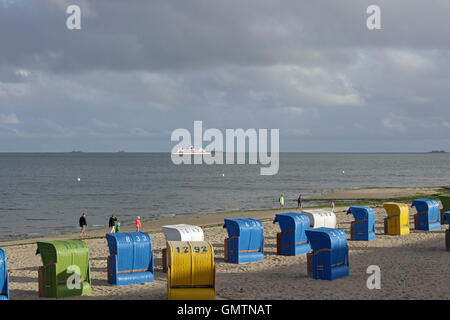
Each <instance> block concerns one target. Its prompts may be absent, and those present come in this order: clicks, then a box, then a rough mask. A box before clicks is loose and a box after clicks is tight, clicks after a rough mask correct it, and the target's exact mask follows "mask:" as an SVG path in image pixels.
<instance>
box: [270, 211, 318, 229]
mask: <svg viewBox="0 0 450 320" xmlns="http://www.w3.org/2000/svg"><path fill="white" fill-rule="evenodd" d="M277 222H278V224H279V225H280V229H281V232H285V231H288V230H294V231H295V230H297V229H298V228H303V229H304V228H307V229H309V225H310V221H309V218H308V216H307V215H306V214H302V213H298V212H285V213H277V214H276V215H275V219H274V220H273V223H277Z"/></svg>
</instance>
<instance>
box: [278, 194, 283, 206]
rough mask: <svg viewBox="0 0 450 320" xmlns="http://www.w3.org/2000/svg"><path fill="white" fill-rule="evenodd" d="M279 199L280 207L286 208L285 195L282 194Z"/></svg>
mask: <svg viewBox="0 0 450 320" xmlns="http://www.w3.org/2000/svg"><path fill="white" fill-rule="evenodd" d="M278 201H279V202H280V209H282V208H284V197H283V194H281V196H280V199H278Z"/></svg>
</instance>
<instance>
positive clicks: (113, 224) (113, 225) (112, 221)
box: [109, 214, 117, 233]
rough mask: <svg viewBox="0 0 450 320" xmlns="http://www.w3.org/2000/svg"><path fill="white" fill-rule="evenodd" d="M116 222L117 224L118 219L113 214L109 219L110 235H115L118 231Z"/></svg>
mask: <svg viewBox="0 0 450 320" xmlns="http://www.w3.org/2000/svg"><path fill="white" fill-rule="evenodd" d="M116 222H117V217H116V216H115V215H114V214H113V215H112V216H111V217H110V218H109V227H110V228H111V231H109V232H110V233H114V232H115V231H116Z"/></svg>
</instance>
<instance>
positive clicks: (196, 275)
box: [167, 241, 216, 300]
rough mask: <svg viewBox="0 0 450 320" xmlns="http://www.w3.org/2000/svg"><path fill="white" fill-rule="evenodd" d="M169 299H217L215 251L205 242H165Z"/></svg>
mask: <svg viewBox="0 0 450 320" xmlns="http://www.w3.org/2000/svg"><path fill="white" fill-rule="evenodd" d="M167 258H168V270H167V293H168V299H169V300H214V299H216V269H215V265H214V250H213V247H212V245H211V244H210V243H209V242H206V241H168V242H167Z"/></svg>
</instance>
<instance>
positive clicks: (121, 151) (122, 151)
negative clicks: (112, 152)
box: [117, 150, 126, 153]
mask: <svg viewBox="0 0 450 320" xmlns="http://www.w3.org/2000/svg"><path fill="white" fill-rule="evenodd" d="M117 152H118V153H124V152H126V151H125V150H120V151H117Z"/></svg>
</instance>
